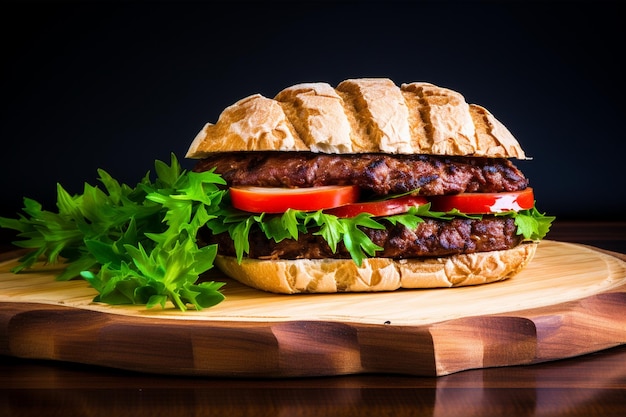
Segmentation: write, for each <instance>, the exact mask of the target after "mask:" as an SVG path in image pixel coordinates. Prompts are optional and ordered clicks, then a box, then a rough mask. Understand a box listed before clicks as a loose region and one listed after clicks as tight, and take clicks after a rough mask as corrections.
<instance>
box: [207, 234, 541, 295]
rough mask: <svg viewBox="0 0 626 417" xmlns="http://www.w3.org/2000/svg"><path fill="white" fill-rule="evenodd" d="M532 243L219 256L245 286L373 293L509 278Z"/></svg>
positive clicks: (527, 255) (523, 263)
mask: <svg viewBox="0 0 626 417" xmlns="http://www.w3.org/2000/svg"><path fill="white" fill-rule="evenodd" d="M536 249H537V242H525V243H523V244H521V245H519V246H516V247H514V248H512V249H507V250H500V251H492V252H478V253H471V254H462V255H454V256H448V257H440V258H413V259H402V260H399V259H389V258H367V259H365V260H364V261H363V265H361V266H360V267H359V266H358V265H357V264H356V263H355V262H354V261H352V260H351V259H296V260H259V259H244V260H243V261H242V262H241V263H238V262H237V259H236V258H234V257H229V256H223V255H218V256H217V258H216V260H215V263H216V265H217V266H218V267H219V268H220V270H221V271H222V272H224V273H225V274H226V275H228V276H229V277H231V278H234V279H236V280H237V281H239V282H241V283H243V284H245V285H248V286H250V287H253V288H256V289H259V290H263V291H268V292H274V293H281V294H296V293H337V292H378V291H394V290H397V289H399V288H413V289H416V288H422V289H424V288H444V287H460V286H469V285H480V284H488V283H491V282H495V281H502V280H505V279H508V278H511V277H512V276H514V275H515V274H517V273H518V272H520V271H521V270H522V269H523V268H524V267H525V266H526V265H527V264H528V262H530V261H531V259H532V258H533V256H534V255H535V251H536Z"/></svg>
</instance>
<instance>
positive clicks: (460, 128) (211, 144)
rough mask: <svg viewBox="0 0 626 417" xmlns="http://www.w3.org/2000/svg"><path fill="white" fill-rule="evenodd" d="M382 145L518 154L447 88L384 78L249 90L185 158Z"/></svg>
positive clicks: (476, 109) (489, 120)
mask: <svg viewBox="0 0 626 417" xmlns="http://www.w3.org/2000/svg"><path fill="white" fill-rule="evenodd" d="M229 151H312V152H324V153H338V154H349V153H364V152H385V153H390V154H393V153H396V154H414V153H421V154H434V155H457V156H487V157H517V158H520V159H525V155H524V151H523V150H522V148H521V147H520V145H519V143H518V142H517V140H516V139H515V138H514V137H513V135H511V133H510V132H509V131H508V130H507V129H506V127H504V125H503V124H502V123H500V122H499V121H498V120H496V118H495V117H493V115H491V113H489V112H488V111H487V110H485V109H484V108H482V107H480V106H477V105H470V104H468V103H467V102H466V101H465V98H464V97H463V96H462V95H461V94H459V93H457V92H455V91H452V90H449V89H446V88H442V87H438V86H435V85H433V84H430V83H426V82H413V83H409V84H402V85H401V86H400V87H398V86H396V85H395V84H394V83H393V81H391V80H390V79H387V78H360V79H349V80H345V81H343V82H341V83H340V84H339V85H338V86H337V87H336V88H333V87H332V86H331V85H329V84H327V83H303V84H297V85H294V86H292V87H288V88H285V89H284V90H283V91H281V92H280V93H278V94H277V95H276V97H275V99H270V98H266V97H263V96H261V95H260V94H254V95H252V96H249V97H246V98H244V99H242V100H239V101H238V102H236V103H235V104H233V105H232V106H230V107H227V108H226V109H225V110H224V111H223V112H222V114H221V115H220V117H219V119H218V121H217V123H216V124H215V125H213V124H211V123H207V124H206V125H205V126H204V128H203V129H202V131H201V132H200V133H198V135H196V137H195V139H194V140H193V142H192V144H191V146H190V148H189V150H188V152H187V155H186V156H187V158H203V157H206V156H207V155H208V154H209V153H213V152H229Z"/></svg>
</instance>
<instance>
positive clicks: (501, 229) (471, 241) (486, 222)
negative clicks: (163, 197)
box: [203, 217, 522, 259]
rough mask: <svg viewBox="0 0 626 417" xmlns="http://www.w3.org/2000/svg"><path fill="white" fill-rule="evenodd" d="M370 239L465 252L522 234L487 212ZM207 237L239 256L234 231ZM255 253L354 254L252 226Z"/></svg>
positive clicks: (512, 242)
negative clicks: (276, 237)
mask: <svg viewBox="0 0 626 417" xmlns="http://www.w3.org/2000/svg"><path fill="white" fill-rule="evenodd" d="M362 230H363V231H364V232H365V234H367V235H368V236H369V237H370V239H371V240H372V241H373V242H374V243H375V244H377V245H379V246H381V247H383V248H384V250H383V251H381V252H377V253H376V256H377V257H381V258H395V259H403V258H416V257H439V256H449V255H455V254H460V253H475V252H486V251H492V250H505V249H509V248H512V247H514V246H517V245H518V244H519V243H520V242H521V241H522V238H521V236H519V235H517V234H516V230H517V228H516V226H515V221H514V220H513V219H511V218H502V217H486V218H484V219H483V220H475V219H465V218H463V219H461V218H459V219H454V220H451V221H439V220H435V219H424V222H422V223H420V224H419V225H418V227H417V228H416V229H415V230H410V229H407V228H406V227H404V226H402V225H397V226H393V225H391V224H389V225H388V227H387V229H385V230H378V229H369V228H362ZM203 238H204V239H206V242H205V243H208V244H213V243H217V244H218V248H219V253H221V254H223V255H227V256H236V255H235V247H234V245H233V242H232V240H231V239H230V237H229V235H228V233H221V234H219V235H210V233H207V236H203ZM248 257H249V258H257V259H324V258H342V259H349V258H350V254H349V253H348V251H347V250H346V248H345V247H344V246H343V244H340V245H339V246H338V248H337V252H336V253H333V252H332V251H331V249H330V247H329V246H328V244H327V243H326V241H324V239H322V238H321V237H320V236H317V235H314V234H313V233H312V232H310V233H307V234H305V235H300V237H299V239H298V240H297V241H296V240H293V239H285V240H283V241H281V242H275V241H273V240H269V241H268V239H267V237H266V236H265V234H264V233H263V232H262V231H261V230H259V229H253V230H251V231H250V252H249V254H248Z"/></svg>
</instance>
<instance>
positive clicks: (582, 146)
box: [0, 0, 626, 239]
mask: <svg viewBox="0 0 626 417" xmlns="http://www.w3.org/2000/svg"><path fill="white" fill-rule="evenodd" d="M618 6H619V4H618V2H607V1H586V2H572V1H569V2H565V1H560V2H533V1H524V2H516V1H499V2H486V1H480V2H478V1H457V2H451V1H430V2H424V1H411V2H398V1H379V2H372V1H370V2H363V1H361V2H347V1H344V2H307V1H293V2H270V1H263V2H260V1H259V2H242V1H235V0H231V1H227V2H215V1H213V2H198V1H196V2H189V1H169V2H168V1H135V2H129V1H83V2H68V1H65V2H58V1H46V2H35V1H23V0H22V1H12V2H11V1H9V2H7V1H5V2H3V3H2V6H0V8H1V9H0V10H1V12H0V16H1V17H0V26H1V27H2V29H1V30H2V36H1V40H0V42H1V54H2V62H3V63H2V64H1V65H0V68H1V72H2V74H1V77H0V83H1V86H2V87H1V88H2V90H1V91H2V112H1V113H0V135H1V136H0V137H1V138H2V157H3V158H2V160H1V161H0V181H1V182H0V185H1V189H0V196H1V197H0V198H1V203H2V204H1V205H0V216H5V217H6V216H8V217H14V216H15V215H16V214H17V212H18V211H20V209H21V207H22V197H24V196H27V197H31V198H34V199H36V200H38V201H40V202H41V203H42V204H43V205H44V207H45V208H48V209H52V210H54V209H55V207H54V203H55V192H56V191H55V190H56V188H55V187H56V183H57V182H59V183H61V184H62V185H63V186H64V187H65V188H66V189H67V190H68V191H70V192H71V193H79V192H81V191H82V187H83V182H89V183H92V184H96V183H97V180H96V176H97V173H96V170H97V168H104V169H105V170H106V171H108V172H109V173H110V174H111V175H113V176H114V177H116V178H118V179H119V180H120V181H123V182H126V183H128V184H130V185H135V184H136V183H137V182H138V181H139V180H140V179H141V177H142V176H143V175H144V174H145V173H146V172H147V171H148V170H152V169H153V166H154V160H155V159H161V160H166V161H169V155H170V153H171V152H173V153H174V154H176V155H177V156H178V157H179V159H180V160H183V163H184V165H185V167H187V168H190V167H191V166H192V161H187V160H184V155H185V152H186V150H187V147H188V146H189V144H190V143H191V140H192V139H193V137H194V136H195V134H196V133H197V132H198V131H199V130H200V129H201V128H202V126H203V125H204V123H205V122H208V121H210V122H215V121H217V118H218V116H219V114H220V112H221V110H222V109H223V108H224V107H226V106H228V105H230V104H232V103H234V102H235V101H237V100H239V99H240V98H243V97H245V96H247V95H250V94H253V93H261V94H263V95H266V96H269V97H273V96H274V95H275V94H276V93H277V92H278V91H280V90H281V89H283V88H285V87H287V86H289V85H292V84H296V83H300V82H312V81H324V82H328V83H330V84H332V85H336V84H337V83H339V82H340V81H342V80H344V79H347V78H356V77H388V78H391V79H392V80H394V81H395V82H396V83H397V84H400V83H403V82H411V81H428V82H432V83H434V84H437V85H440V86H442V87H448V88H451V89H453V90H456V91H459V92H461V93H462V94H463V95H464V96H465V98H466V99H467V101H468V102H471V103H477V104H481V105H483V106H484V107H486V108H487V109H489V110H490V111H491V112H492V113H493V114H494V115H495V116H496V117H497V118H498V119H499V120H500V121H502V122H503V123H504V124H505V125H506V126H507V127H508V128H509V130H511V132H512V133H513V134H514V135H515V136H516V137H517V139H518V140H519V141H520V143H521V144H522V146H523V147H524V149H525V151H526V153H527V154H528V155H530V156H532V157H533V160H532V161H523V162H516V164H517V165H518V166H519V167H520V168H521V169H522V170H523V171H524V172H525V173H526V175H527V176H528V177H529V179H530V181H531V185H532V186H533V187H534V188H535V191H536V198H537V200H538V208H539V209H540V210H541V211H545V212H548V213H549V214H553V215H556V216H557V217H558V218H559V219H563V220H565V219H567V220H578V219H585V218H588V217H589V216H592V217H594V218H595V219H606V220H614V219H621V216H620V215H621V213H622V211H623V207H624V206H625V204H626V198H625V197H626V192H625V191H624V190H625V187H624V178H625V175H624V165H625V162H624V157H623V155H624V151H625V142H626V141H625V137H624V122H625V118H624V115H625V114H626V113H625V110H626V109H625V104H624V102H625V101H624V97H625V82H624V74H626V71H625V68H624V64H623V56H624V51H625V48H624V39H625V36H624V35H625V34H624V27H625V24H624V23H625V22H624V14H623V13H621V8H619V7H618ZM0 237H2V238H3V239H8V238H9V237H7V235H6V231H4V232H3V234H1V235H0Z"/></svg>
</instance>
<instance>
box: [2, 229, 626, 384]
mask: <svg viewBox="0 0 626 417" xmlns="http://www.w3.org/2000/svg"><path fill="white" fill-rule="evenodd" d="M14 265H16V260H10V261H7V262H4V263H1V264H0V353H2V354H7V355H14V356H20V357H32V358H42V359H56V360H65V361H74V362H81V363H90V364H98V365H104V366H112V367H119V368H124V369H133V370H139V371H144V372H158V373H171V374H192V375H211V376H254V377H259V376H261V377H276V376H281V377H282V376H313V375H338V374H350V373H364V372H391V373H405V374H413V375H445V374H449V373H451V372H457V371H460V370H464V369H471V368H478V367H487V366H505V365H517V364H525V363H536V362H541V361H546V360H553V359H560V358H565V357H570V356H575V355H580V354H584V353H589V352H593V351H597V350H600V349H605V348H608V347H611V346H615V345H618V344H623V343H626V262H624V261H623V260H620V259H618V258H616V257H614V256H611V255H609V254H606V253H603V252H600V251H598V250H595V249H594V248H591V247H587V246H582V245H577V244H571V243H563V242H555V241H543V242H541V243H540V245H539V248H538V250H537V254H536V256H535V259H534V260H533V261H532V262H531V263H530V265H529V266H528V267H527V268H526V269H525V270H523V271H522V272H521V273H520V274H518V275H517V276H515V277H514V278H512V279H509V280H506V281H501V282H497V283H492V284H487V285H482V286H475V287H460V288H445V289H444V288H442V289H428V290H398V291H394V292H387V293H355V294H309V295H307V294H298V295H279V294H271V293H265V292H262V291H258V290H255V289H252V288H249V287H246V286H244V285H241V284H239V283H237V282H235V281H232V280H229V279H227V278H225V277H224V276H223V275H220V273H219V272H217V271H216V272H213V273H212V274H211V276H209V277H208V278H209V279H214V280H219V281H221V280H224V281H226V282H227V285H226V286H225V287H224V294H225V295H226V300H225V301H224V302H222V303H221V304H219V305H217V306H215V307H212V308H209V309H205V310H202V311H187V312H181V311H179V310H177V309H174V308H173V307H169V308H167V309H165V310H163V309H161V308H160V307H157V308H153V309H146V308H145V307H144V306H110V305H105V304H100V303H93V302H92V299H93V297H94V296H95V295H96V293H95V291H94V290H93V289H92V288H90V287H89V286H88V285H87V283H86V282H85V281H82V280H76V281H69V282H58V281H55V280H54V276H55V272H56V271H55V269H54V268H53V267H44V266H41V267H40V268H37V269H36V270H32V271H29V272H28V273H25V274H19V275H16V274H13V273H11V272H10V268H11V267H12V266H14Z"/></svg>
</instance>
